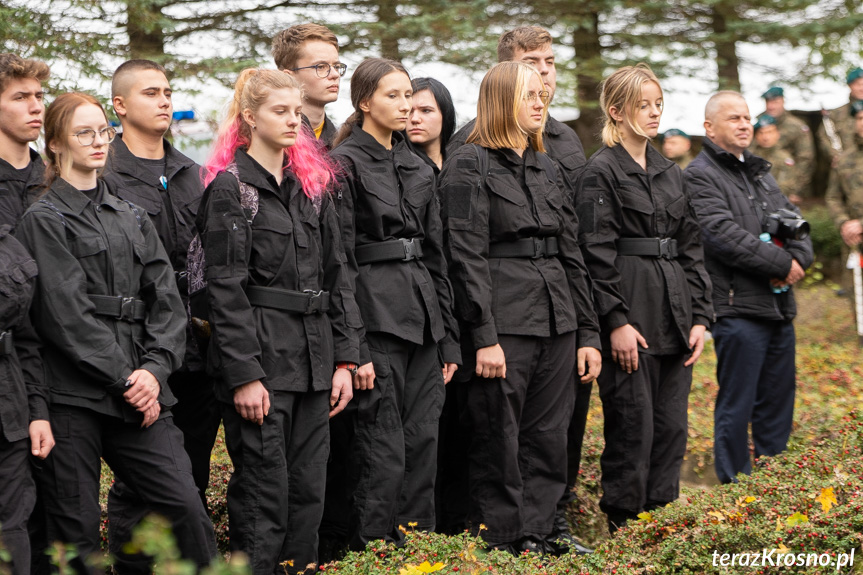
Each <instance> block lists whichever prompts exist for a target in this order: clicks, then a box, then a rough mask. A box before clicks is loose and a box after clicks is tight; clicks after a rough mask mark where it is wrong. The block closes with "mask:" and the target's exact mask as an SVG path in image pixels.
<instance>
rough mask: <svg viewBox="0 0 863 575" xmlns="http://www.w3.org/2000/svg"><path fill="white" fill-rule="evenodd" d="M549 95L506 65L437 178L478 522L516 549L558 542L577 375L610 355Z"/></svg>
mask: <svg viewBox="0 0 863 575" xmlns="http://www.w3.org/2000/svg"><path fill="white" fill-rule="evenodd" d="M548 101H549V94H548V92H547V91H545V89H544V86H543V81H542V77H541V76H540V75H539V73H538V72H537V71H536V69H535V68H533V67H532V66H530V65H528V64H524V63H521V62H502V63H500V64H497V65H496V66H494V67H493V68H492V69H491V70H489V72H488V73H487V74H486V75H485V78H483V81H482V84H481V85H480V94H479V102H478V104H477V118H476V124H475V125H474V128H473V131H472V132H471V134H470V136H468V139H467V144H466V145H464V146H462V147H461V148H459V149H458V150H457V151H456V152H455V154H453V156H451V157H450V158H448V159H447V161H446V163H445V164H444V168H443V171H442V172H441V175H440V180H439V181H440V195H441V198H442V201H443V210H442V213H443V224H444V245H445V246H447V256H448V259H449V272H450V279H451V281H452V285H453V291H454V293H455V308H456V316H457V317H458V318H459V319H460V321H461V334H462V339H463V341H462V355H463V360H464V365H463V367H462V370H463V371H464V372H465V374H467V373H470V374H471V375H472V376H473V377H472V379H471V380H470V382H469V384H468V385H467V387H466V390H467V393H466V405H465V406H464V413H465V414H466V415H467V418H468V422H469V425H470V435H469V437H468V438H466V440H467V441H469V442H470V447H469V467H468V470H469V471H468V472H469V479H470V501H469V510H468V516H469V521H470V528H471V531H472V532H473V533H475V534H476V533H479V529H480V525H481V524H484V525H485V527H486V530H484V531H483V532H482V537H483V539H485V541H486V542H487V543H488V544H489V545H490V546H491V547H494V548H498V549H503V550H507V551H510V552H512V553H516V554H518V553H521V552H524V551H533V552H540V553H542V552H548V551H550V549H548V548H546V546H545V543H544V541H545V539H546V537H547V536H548V535H549V534H550V533H551V531H552V527H553V521H554V514H555V509H556V506H557V502H558V500H559V499H560V497H561V496H562V495H563V491H564V489H565V487H566V461H567V459H566V458H567V455H566V442H567V429H568V427H569V421H570V418H571V416H572V409H573V401H574V386H575V384H576V382H575V377H580V379H581V381H583V382H588V381H592V380H593V379H594V378H595V377H596V375H597V374H598V373H599V368H600V363H601V360H600V353H599V350H598V348H599V333H598V325H597V320H596V315H595V314H594V312H593V304H592V301H591V298H590V290H589V278H588V275H587V270H586V269H585V266H584V262H583V261H582V259H581V252H580V250H579V248H578V243H577V233H578V229H577V226H578V224H577V222H576V217H575V212H574V210H573V207H572V205H571V204H570V202H569V200H568V199H567V197H566V195H565V192H564V187H563V180H562V177H561V175H560V173H559V172H558V168H557V167H556V164H555V163H554V161H553V160H551V159H550V158H549V157H548V156H547V155H546V154H545V153H543V143H542V131H543V126H544V124H545V121H546V118H547V112H548V111H547V104H548ZM576 372H577V375H576Z"/></svg>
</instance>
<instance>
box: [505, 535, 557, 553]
mask: <svg viewBox="0 0 863 575" xmlns="http://www.w3.org/2000/svg"><path fill="white" fill-rule="evenodd" d="M512 547H513V549H515V554H516V555H522V554H524V553H538V554H540V555H545V554H550V553H552V550H551V548H550V547H549V546H548V545H546V543H545V541H543V540H541V539H537V538H536V537H534V536H532V535H525V536H524V537H522V538H521V539H519V540H518V541H516V542H515V543H514V544H513V545H512Z"/></svg>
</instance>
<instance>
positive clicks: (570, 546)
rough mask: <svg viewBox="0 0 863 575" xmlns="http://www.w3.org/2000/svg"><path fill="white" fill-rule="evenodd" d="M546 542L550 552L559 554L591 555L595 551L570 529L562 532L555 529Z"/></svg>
mask: <svg viewBox="0 0 863 575" xmlns="http://www.w3.org/2000/svg"><path fill="white" fill-rule="evenodd" d="M545 544H546V546H547V547H548V549H549V552H550V553H552V554H553V555H558V556H559V555H566V554H567V553H574V554H576V555H590V554H591V553H593V549H591V548H590V547H587V546H586V545H583V544H582V543H581V541H579V540H578V539H576V538H575V537H573V536H572V534H571V533H570V532H569V531H565V532H560V531H558V530H557V529H555V530H554V531H552V532H551V533H550V534H549V535H548V536H546V538H545Z"/></svg>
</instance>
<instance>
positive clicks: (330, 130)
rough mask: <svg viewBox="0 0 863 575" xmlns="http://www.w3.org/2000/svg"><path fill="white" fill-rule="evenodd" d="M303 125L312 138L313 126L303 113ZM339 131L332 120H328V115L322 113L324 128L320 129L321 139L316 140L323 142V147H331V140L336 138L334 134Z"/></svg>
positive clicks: (313, 133) (313, 135)
mask: <svg viewBox="0 0 863 575" xmlns="http://www.w3.org/2000/svg"><path fill="white" fill-rule="evenodd" d="M303 125H304V126H305V127H306V128H308V129H309V134H310V135H311V136H312V138H314V137H315V128H314V126H312V124H311V122H309V119H308V118H307V117H306V116H305V114H303ZM338 133H339V130H338V128H336V125H335V124H333V121H332V120H330V117H329V116H327V115H326V114H324V129H323V130H321V139H320V140H318V142H319V143H321V144H323V146H324V148H326V149H327V150H329V149H331V148H332V147H333V140H335V139H336V134H338Z"/></svg>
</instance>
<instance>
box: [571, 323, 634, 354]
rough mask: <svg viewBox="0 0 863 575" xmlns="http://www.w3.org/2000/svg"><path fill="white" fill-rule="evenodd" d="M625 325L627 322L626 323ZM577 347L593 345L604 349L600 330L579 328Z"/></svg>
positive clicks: (600, 349)
mask: <svg viewBox="0 0 863 575" xmlns="http://www.w3.org/2000/svg"><path fill="white" fill-rule="evenodd" d="M624 325H625V324H624ZM576 347H578V348H582V347H593V348H596V349H598V350H599V351H602V343H601V339H600V337H599V332H598V331H595V330H592V329H579V330H577V331H576Z"/></svg>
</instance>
